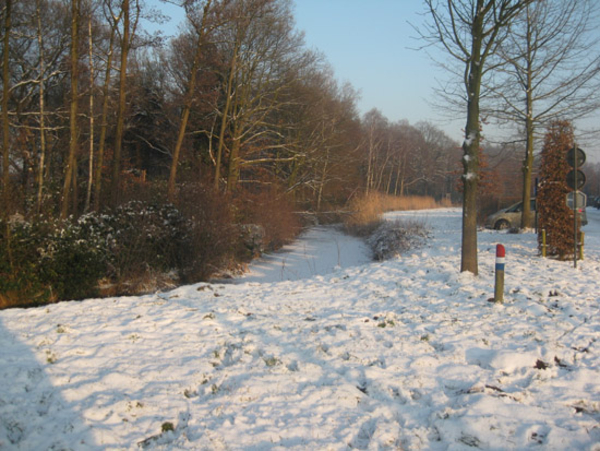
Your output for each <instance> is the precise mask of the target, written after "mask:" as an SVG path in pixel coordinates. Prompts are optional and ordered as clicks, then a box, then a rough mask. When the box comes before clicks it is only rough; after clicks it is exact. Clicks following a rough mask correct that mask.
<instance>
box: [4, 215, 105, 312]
mask: <svg viewBox="0 0 600 451" xmlns="http://www.w3.org/2000/svg"><path fill="white" fill-rule="evenodd" d="M1 228H2V232H1V233H0V261H1V263H0V307H9V306H25V305H37V304H44V303H48V302H52V301H56V300H59V299H80V298H83V297H88V296H91V295H94V294H95V292H96V286H97V281H98V279H99V278H100V277H102V275H103V274H104V273H105V272H106V250H107V249H106V247H105V246H102V245H100V244H101V240H99V239H98V238H99V235H93V234H90V233H89V232H90V230H86V228H85V227H82V226H81V224H80V223H79V222H76V223H68V222H65V223H60V222H57V221H48V220H38V221H35V222H32V223H29V222H25V221H12V222H8V223H3V224H2V225H1Z"/></svg>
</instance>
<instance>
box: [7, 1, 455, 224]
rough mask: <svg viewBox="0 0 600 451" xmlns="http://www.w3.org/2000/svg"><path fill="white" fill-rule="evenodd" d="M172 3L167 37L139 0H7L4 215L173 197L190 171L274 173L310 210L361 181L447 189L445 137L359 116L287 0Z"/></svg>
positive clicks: (201, 174)
mask: <svg viewBox="0 0 600 451" xmlns="http://www.w3.org/2000/svg"><path fill="white" fill-rule="evenodd" d="M183 7H184V8H185V11H186V15H187V21H186V25H185V27H184V28H183V29H182V30H181V31H180V32H179V34H178V35H177V36H175V37H173V38H172V39H171V40H169V41H164V40H161V39H160V37H159V36H154V35H150V34H148V33H147V32H146V31H145V30H144V29H143V28H142V24H143V23H146V22H145V21H148V20H154V21H159V20H160V18H161V16H160V13H159V12H158V11H155V10H152V9H150V8H149V5H148V4H146V3H144V2H142V1H139V0H125V1H119V2H116V1H111V0H101V1H100V0H99V1H83V0H73V1H72V2H70V3H66V2H64V1H54V0H50V1H48V0H31V1H23V2H18V3H14V2H11V1H8V2H4V9H3V11H2V13H3V23H4V24H5V26H4V27H3V30H4V33H3V40H2V42H3V72H2V73H3V97H2V102H3V103H2V105H3V106H5V108H3V124H2V125H3V128H2V130H3V133H2V135H3V141H2V143H3V144H2V147H3V148H2V154H3V159H2V169H3V171H2V182H3V183H2V187H3V188H2V189H3V199H4V206H3V209H2V211H3V214H4V215H11V214H13V213H16V212H19V213H21V214H23V215H24V216H26V217H29V216H31V215H33V214H44V215H61V216H62V217H63V218H66V217H67V216H69V215H73V216H75V217H77V216H79V215H81V214H82V213H84V212H86V211H90V210H95V211H102V210H103V209H104V208H106V207H115V206H118V205H119V204H121V203H123V202H125V201H128V200H131V199H135V198H136V197H137V196H138V195H139V193H138V192H137V191H140V190H142V191H146V192H148V191H152V193H153V196H158V198H165V199H166V198H170V199H171V200H173V201H176V200H177V194H178V192H179V191H180V190H181V189H183V186H184V184H185V183H195V182H200V181H203V182H208V183H212V185H213V186H214V188H215V190H218V191H220V192H229V193H235V192H236V191H238V190H245V189H251V190H257V189H258V190H260V189H261V187H264V186H267V185H273V184H275V185H277V186H279V187H280V188H281V189H282V190H283V191H285V192H286V193H289V194H290V195H291V196H292V197H293V198H294V199H296V200H298V201H301V202H303V203H304V204H305V205H306V206H307V207H310V208H327V206H329V205H338V206H339V205H343V204H344V202H345V201H346V200H347V199H348V197H349V196H351V195H352V194H354V193H355V191H356V190H357V189H364V190H367V191H368V190H371V189H376V190H379V191H385V192H389V193H394V194H406V193H412V194H415V193H423V194H430V195H432V196H435V197H438V198H439V197H443V196H449V195H451V193H452V191H453V187H452V183H451V182H449V180H450V178H451V177H452V171H449V170H448V168H449V165H448V159H449V158H451V155H452V154H453V151H454V148H455V147H457V145H456V143H453V142H451V140H450V139H448V138H447V137H446V136H444V134H443V132H441V131H440V130H438V129H436V127H435V126H434V125H432V124H417V125H410V124H408V123H405V122H400V123H389V121H388V120H387V119H386V118H385V117H383V116H382V115H381V113H379V112H377V111H375V110H374V111H371V112H369V113H367V114H366V115H365V117H364V118H361V117H359V115H358V113H357V107H356V102H357V94H356V93H355V91H354V89H353V88H352V87H351V86H343V85H339V83H338V82H337V81H336V80H335V78H334V74H333V73H332V72H331V70H330V69H329V67H328V65H327V62H326V61H323V59H322V57H320V56H319V55H317V54H315V53H314V52H312V51H310V50H308V49H307V48H306V46H305V45H304V42H303V37H302V34H301V33H300V32H299V31H298V30H296V29H295V25H294V18H293V11H292V9H291V3H290V2H289V1H286V0H252V1H241V0H235V1H234V0H221V1H216V0H212V1H210V0H208V1H197V2H193V1H192V2H185V3H184V4H183ZM142 19H144V21H143V20H142ZM425 168H427V170H425ZM165 182H166V186H165ZM136 190H137V191H136Z"/></svg>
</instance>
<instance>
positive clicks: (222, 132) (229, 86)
mask: <svg viewBox="0 0 600 451" xmlns="http://www.w3.org/2000/svg"><path fill="white" fill-rule="evenodd" d="M238 50H239V46H238V45H237V44H236V47H235V50H234V52H233V56H232V57H231V65H230V67H229V77H228V79H227V87H226V98H225V108H224V110H223V115H222V117H221V130H220V132H219V145H218V147H217V164H216V166H215V190H218V189H219V181H220V180H221V162H222V160H223V149H224V146H225V131H226V130H227V124H228V118H227V117H228V116H229V109H230V108H231V97H232V91H233V80H234V76H235V67H236V60H237V53H238Z"/></svg>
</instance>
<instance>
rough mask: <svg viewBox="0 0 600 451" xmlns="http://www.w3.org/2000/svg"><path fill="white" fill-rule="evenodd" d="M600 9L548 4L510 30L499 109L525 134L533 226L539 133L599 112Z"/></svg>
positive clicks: (585, 3) (573, 2)
mask: <svg viewBox="0 0 600 451" xmlns="http://www.w3.org/2000/svg"><path fill="white" fill-rule="evenodd" d="M597 19H598V8H597V6H595V2H593V1H591V0H545V1H538V2H535V3H532V4H531V5H528V6H527V7H526V8H525V9H524V10H523V12H522V13H521V14H520V15H519V16H518V17H517V18H516V19H515V21H514V22H513V24H512V25H511V33H510V35H509V36H508V37H507V39H505V40H504V41H503V42H502V43H501V52H499V54H498V56H499V57H500V58H501V59H502V60H503V61H505V62H506V63H507V64H505V65H503V66H501V67H500V68H499V73H498V76H497V77H495V80H494V82H495V86H491V87H490V90H491V91H492V92H493V93H494V94H495V96H496V100H497V103H496V108H493V109H491V111H490V113H491V114H492V115H493V116H494V117H496V118H497V119H498V120H500V121H502V122H509V123H510V124H514V123H515V122H516V123H517V124H519V126H520V128H521V129H522V130H524V132H525V142H526V150H525V157H524V159H523V215H522V216H521V218H522V219H521V227H530V226H531V220H532V217H531V213H530V198H531V184H532V171H533V162H534V142H535V139H536V129H537V128H539V127H545V126H546V125H547V124H549V123H552V122H554V121H556V120H558V119H560V118H562V117H565V116H568V117H569V118H570V119H571V120H574V119H577V118H580V117H583V116H585V115H587V114H589V113H590V112H593V111H595V110H597V109H598V108H599V107H600V99H599V98H598V96H597V95H596V93H597V92H598V89H599V88H600V79H599V73H600V52H599V50H600V47H599V44H600V41H599V39H598V38H596V37H593V36H592V34H591V33H592V32H595V23H596V22H595V20H597Z"/></svg>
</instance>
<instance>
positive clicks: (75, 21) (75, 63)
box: [60, 0, 81, 219]
mask: <svg viewBox="0 0 600 451" xmlns="http://www.w3.org/2000/svg"><path fill="white" fill-rule="evenodd" d="M80 7H81V0H71V15H72V17H71V59H70V63H71V74H70V75H71V99H70V109H69V130H70V138H69V155H68V157H67V163H66V167H65V179H64V183H63V192H62V202H61V208H60V217H61V219H65V218H66V217H67V216H68V214H69V203H70V202H72V199H71V196H72V195H73V194H72V190H73V188H74V183H73V182H74V176H75V172H76V167H75V165H76V164H77V146H78V139H79V127H78V125H77V122H78V117H77V115H78V108H77V106H78V105H77V104H78V101H79V88H78V83H79V22H80Z"/></svg>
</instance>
